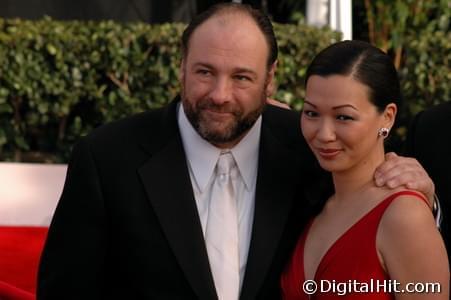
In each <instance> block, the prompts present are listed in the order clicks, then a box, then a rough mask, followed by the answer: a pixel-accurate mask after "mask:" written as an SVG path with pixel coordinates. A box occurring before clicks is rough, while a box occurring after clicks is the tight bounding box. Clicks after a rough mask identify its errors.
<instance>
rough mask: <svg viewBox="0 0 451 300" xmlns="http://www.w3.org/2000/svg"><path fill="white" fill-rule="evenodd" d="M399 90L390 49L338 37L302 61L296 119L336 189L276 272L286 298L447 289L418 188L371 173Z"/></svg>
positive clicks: (396, 295)
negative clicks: (389, 183)
mask: <svg viewBox="0 0 451 300" xmlns="http://www.w3.org/2000/svg"><path fill="white" fill-rule="evenodd" d="M400 98H401V95H400V86H399V81H398V78H397V73H396V70H395V68H394V66H393V64H392V62H391V60H390V58H389V57H388V56H387V55H386V54H385V53H383V52H382V51H381V50H379V49H377V48H376V47H373V46H371V45H370V44H368V43H365V42H359V41H344V42H339V43H336V44H334V45H332V46H329V47H328V48H326V49H324V50H323V51H322V52H320V53H319V54H318V55H317V56H316V57H315V59H314V60H313V62H312V63H311V65H310V66H309V68H308V70H307V75H306V97H305V103H304V109H303V112H302V117H301V128H302V133H303V135H304V137H305V139H306V141H307V142H308V144H309V146H310V148H311V150H312V151H313V153H314V154H315V156H316V158H317V160H318V162H319V164H320V165H321V167H322V168H323V169H325V170H327V171H329V172H330V173H331V175H332V179H333V188H334V192H333V195H332V196H330V197H329V198H328V199H327V201H326V203H325V205H324V206H323V208H322V210H321V211H320V212H319V214H318V215H317V216H316V217H315V218H314V219H313V220H311V222H310V223H309V225H308V226H307V228H306V229H305V231H304V232H303V234H302V235H301V237H300V239H299V242H298V245H297V248H296V250H295V252H294V255H293V257H292V260H291V262H290V264H289V265H288V266H287V269H286V271H285V273H284V274H283V276H282V280H281V283H282V289H283V294H284V298H285V299H338V298H339V299H448V297H449V269H448V261H447V255H446V251H445V248H444V245H443V240H442V239H441V237H440V234H439V232H438V230H437V228H436V226H435V222H434V218H433V216H432V213H431V209H430V207H429V206H428V202H427V201H426V199H425V197H424V196H423V195H421V194H419V193H417V192H413V191H408V190H406V189H397V190H389V189H388V188H384V187H376V185H375V184H374V182H373V174H374V172H375V169H376V167H377V166H378V165H379V164H380V163H382V162H383V160H384V139H385V138H386V137H387V135H388V133H389V131H390V128H392V127H393V124H394V122H395V117H396V112H397V104H398V103H399V101H400ZM400 172H402V170H400ZM309 280H313V281H314V283H313V282H311V281H309ZM409 283H415V284H416V283H418V284H417V285H416V286H415V285H412V284H409ZM426 283H438V284H440V289H441V292H440V293H438V292H434V291H432V289H433V287H432V285H430V286H426ZM315 285H316V293H313V292H314V291H315ZM415 288H416V290H421V289H423V293H410V291H413V290H414V289H415ZM426 288H427V289H428V291H429V292H428V293H425V292H424V290H425V289H426ZM437 288H438V286H437V284H436V285H435V289H437ZM403 289H404V290H405V292H404V293H402V292H400V291H401V290H403ZM406 289H407V291H406Z"/></svg>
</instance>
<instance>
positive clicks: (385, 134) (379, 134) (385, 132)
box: [377, 127, 390, 139]
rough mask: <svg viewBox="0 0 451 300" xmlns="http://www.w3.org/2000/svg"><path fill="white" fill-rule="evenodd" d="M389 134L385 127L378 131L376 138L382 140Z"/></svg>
mask: <svg viewBox="0 0 451 300" xmlns="http://www.w3.org/2000/svg"><path fill="white" fill-rule="evenodd" d="M389 132H390V129H389V128H386V127H382V128H381V129H379V131H378V132H377V135H378V136H381V137H383V138H384V139H385V138H386V137H387V136H388V133H389Z"/></svg>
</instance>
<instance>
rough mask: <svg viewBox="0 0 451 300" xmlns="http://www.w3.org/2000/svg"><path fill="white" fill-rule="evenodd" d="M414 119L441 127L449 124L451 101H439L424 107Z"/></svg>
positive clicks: (450, 122) (450, 120) (450, 119)
mask: <svg viewBox="0 0 451 300" xmlns="http://www.w3.org/2000/svg"><path fill="white" fill-rule="evenodd" d="M416 119H417V120H416V121H417V122H418V123H426V124H427V125H428V126H440V127H442V126H444V125H446V124H451V102H445V103H441V104H439V105H436V106H433V107H431V108H429V109H426V110H424V111H422V112H421V113H419V114H418V116H417V118H416ZM434 129H435V127H434Z"/></svg>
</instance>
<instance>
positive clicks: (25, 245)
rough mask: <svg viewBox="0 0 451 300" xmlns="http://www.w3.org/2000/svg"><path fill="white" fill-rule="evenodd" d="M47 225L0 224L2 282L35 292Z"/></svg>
mask: <svg viewBox="0 0 451 300" xmlns="http://www.w3.org/2000/svg"><path fill="white" fill-rule="evenodd" d="M46 235H47V228H46V227H8V226H0V282H4V283H6V284H8V285H11V286H13V287H16V288H19V289H22V290H24V291H27V292H31V293H35V291H36V276H37V269H38V264H39V257H40V255H41V251H42V247H43V246H44V241H45V238H46Z"/></svg>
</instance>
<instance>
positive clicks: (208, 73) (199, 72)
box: [196, 69, 211, 75]
mask: <svg viewBox="0 0 451 300" xmlns="http://www.w3.org/2000/svg"><path fill="white" fill-rule="evenodd" d="M196 73H197V74H200V75H210V74H211V72H210V71H209V70H204V69H201V70H197V72H196Z"/></svg>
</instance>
